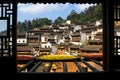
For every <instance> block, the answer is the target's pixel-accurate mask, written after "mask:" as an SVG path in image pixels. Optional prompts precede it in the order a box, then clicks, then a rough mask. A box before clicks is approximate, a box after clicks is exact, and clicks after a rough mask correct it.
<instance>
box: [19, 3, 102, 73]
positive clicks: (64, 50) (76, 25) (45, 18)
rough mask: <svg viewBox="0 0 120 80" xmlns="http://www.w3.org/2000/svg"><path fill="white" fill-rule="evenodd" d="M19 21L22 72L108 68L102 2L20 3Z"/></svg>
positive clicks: (81, 70)
mask: <svg viewBox="0 0 120 80" xmlns="http://www.w3.org/2000/svg"><path fill="white" fill-rule="evenodd" d="M63 7H64V8H63ZM64 14H66V15H64ZM21 16H22V17H21ZM23 16H24V17H23ZM17 25H18V35H20V34H21V33H22V34H24V35H25V37H24V38H25V39H27V43H24V44H25V45H17V61H18V64H17V69H18V72H22V71H26V72H101V71H104V70H103V67H102V66H103V47H102V46H103V43H102V41H103V38H102V35H103V29H102V28H103V24H102V4H70V3H66V4H58V3H56V4H39V3H37V4H32V3H26V4H20V3H19V4H18V23H17ZM89 36H90V37H89ZM19 44H20V43H19ZM21 44H22V43H21ZM43 46H50V47H44V48H43ZM26 69H27V70H26Z"/></svg>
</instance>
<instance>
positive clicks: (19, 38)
mask: <svg viewBox="0 0 120 80" xmlns="http://www.w3.org/2000/svg"><path fill="white" fill-rule="evenodd" d="M17 43H27V37H26V34H18V35H17Z"/></svg>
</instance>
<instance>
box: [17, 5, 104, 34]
mask: <svg viewBox="0 0 120 80" xmlns="http://www.w3.org/2000/svg"><path fill="white" fill-rule="evenodd" d="M100 19H102V5H101V4H100V5H95V6H90V7H89V8H87V9H85V10H84V11H83V12H80V13H77V12H76V11H75V10H72V11H71V13H70V14H69V15H68V16H67V17H66V19H63V18H62V17H61V16H59V17H58V18H57V19H55V20H54V21H52V20H50V19H48V18H36V19H33V20H31V21H30V20H25V21H24V22H18V33H21V32H22V33H23V32H26V31H27V30H32V29H34V28H40V27H43V26H47V25H52V24H53V26H56V25H58V24H61V23H63V22H65V21H66V20H71V22H72V24H89V23H93V22H95V21H96V20H100Z"/></svg>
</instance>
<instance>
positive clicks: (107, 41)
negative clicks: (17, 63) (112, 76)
mask: <svg viewBox="0 0 120 80" xmlns="http://www.w3.org/2000/svg"><path fill="white" fill-rule="evenodd" d="M36 1H37V0H36ZM36 1H35V2H36ZM21 2H26V1H21ZM30 2H32V0H31V1H30ZM33 2H34V1H33ZM91 2H92V1H91ZM98 2H99V0H98ZM105 4H107V5H106V6H105ZM0 6H1V5H0ZM4 6H6V5H4ZM4 6H3V4H2V7H4ZM15 7H16V4H13V9H14V11H13V14H14V15H13V18H14V19H13V20H12V21H13V23H15V24H13V25H9V26H10V27H13V26H16V21H17V20H16V19H15V18H16V12H15V11H17V10H16V8H15ZM103 7H104V10H103V11H104V17H105V18H104V22H103V24H104V26H106V28H105V27H104V28H103V30H104V36H103V37H104V43H103V47H104V49H103V52H104V53H106V54H104V62H105V63H104V69H105V70H107V71H111V70H113V69H112V68H111V67H113V65H111V64H109V63H110V62H112V61H111V60H110V59H112V55H113V54H109V52H110V53H112V50H113V44H110V43H111V42H113V36H112V37H111V35H110V34H112V33H110V32H112V29H111V28H110V27H109V24H111V26H112V23H109V24H108V22H110V21H111V22H112V20H109V19H108V17H111V16H113V15H112V14H109V13H110V10H111V7H112V6H110V2H109V1H108V3H106V2H105V3H104V6H103ZM108 7H110V8H108ZM9 9H11V7H10V8H7V10H9ZM105 15H107V16H105ZM14 21H15V22H14ZM15 29H16V28H14V29H13V28H12V29H11V28H10V29H9V30H10V31H12V30H13V31H16V30H15ZM109 31H110V32H109ZM12 33H15V34H13V37H14V38H13V39H12V40H13V41H16V37H15V35H16V32H12ZM109 33H110V34H109ZM112 35H113V34H112ZM8 37H10V36H8ZM1 39H2V40H1V41H3V38H2V37H1ZM5 40H7V39H5ZM8 41H10V40H8ZM11 42H12V41H11ZM15 45H16V43H13V44H12V47H13V49H15V52H16V48H15V47H16V46H15ZM2 46H3V44H2ZM5 49H6V48H5ZM10 49H11V48H10ZM111 49H112V50H111ZM3 50H4V48H3V47H2V48H1V49H0V51H1V52H0V53H2V54H3ZM15 52H13V56H12V57H13V58H14V57H15V54H16V53H15ZM9 53H10V52H9ZM15 59H16V58H15ZM107 64H108V65H107ZM18 74H19V73H18ZM20 74H23V75H24V73H20ZM90 74H91V73H90ZM99 74H101V73H99ZM35 75H37V74H35ZM41 75H43V74H41ZM46 75H47V74H46ZM51 75H52V74H49V75H47V76H49V77H50V76H51ZM65 75H66V77H69V76H68V74H65ZM75 75H77V76H79V77H80V75H78V74H73V75H72V76H74V77H75ZM91 75H92V74H91ZM24 76H25V75H24ZM39 76H40V74H39ZM56 76H59V74H58V75H56ZM85 76H86V75H85ZM85 76H84V77H85ZM30 77H31V76H30ZM59 77H60V76H59ZM22 78H23V77H20V75H19V79H22ZM24 78H25V77H24ZM72 79H73V78H72Z"/></svg>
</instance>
